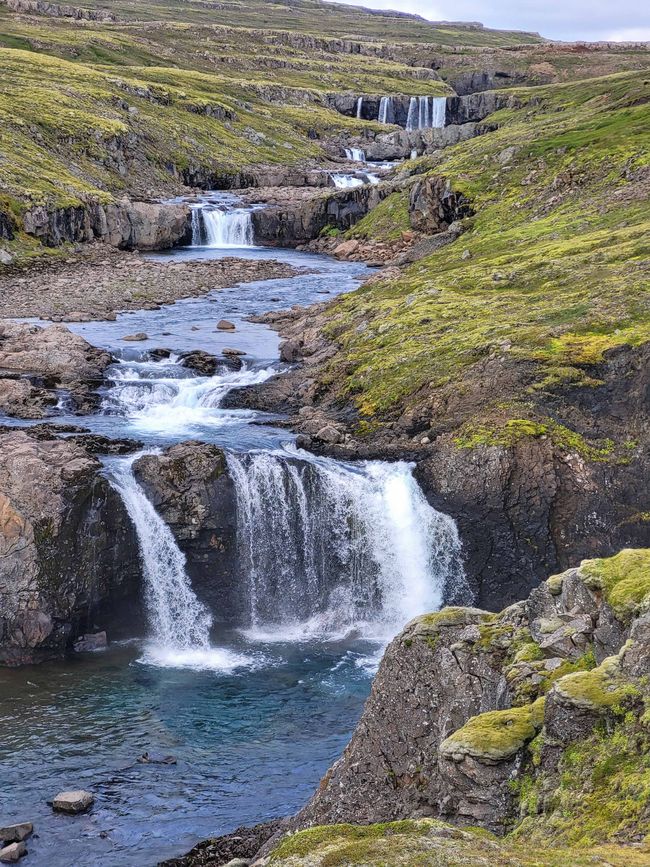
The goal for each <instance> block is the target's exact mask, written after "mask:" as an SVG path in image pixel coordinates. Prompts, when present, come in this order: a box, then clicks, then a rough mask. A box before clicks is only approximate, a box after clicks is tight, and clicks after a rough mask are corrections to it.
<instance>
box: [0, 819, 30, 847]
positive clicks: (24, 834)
mask: <svg viewBox="0 0 650 867" xmlns="http://www.w3.org/2000/svg"><path fill="white" fill-rule="evenodd" d="M33 831H34V826H33V825H32V823H31V822H19V823H18V824H17V825H4V826H0V840H4V842H5V843H21V842H22V841H23V840H26V839H27V838H28V837H29V835H30V834H31V833H32V832H33Z"/></svg>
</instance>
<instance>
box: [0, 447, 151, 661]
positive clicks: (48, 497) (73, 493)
mask: <svg viewBox="0 0 650 867" xmlns="http://www.w3.org/2000/svg"><path fill="white" fill-rule="evenodd" d="M101 466H102V465H101V463H100V461H99V460H98V459H97V458H96V457H94V456H93V455H92V454H91V452H90V451H89V450H88V449H87V448H85V447H84V446H83V445H81V444H80V443H78V442H75V441H73V440H66V439H61V438H58V437H56V436H55V435H54V434H53V433H48V432H44V433H40V432H34V433H33V434H30V432H27V431H10V430H5V431H3V432H1V433H0V664H3V663H4V664H8V665H19V664H25V663H34V662H40V661H42V660H44V659H48V658H50V657H54V656H59V655H61V654H62V653H64V652H65V650H66V649H67V648H68V647H70V646H71V644H72V642H73V641H74V639H75V638H77V637H78V636H79V635H80V634H81V633H84V632H87V631H90V632H92V631H96V630H97V629H105V628H107V627H108V628H111V627H112V626H115V627H116V628H117V629H118V630H120V629H121V630H125V629H127V630H128V629H129V628H130V627H131V628H133V629H135V630H136V631H137V629H138V627H141V626H142V617H141V615H140V613H139V612H140V610H141V609H140V592H139V591H140V577H141V576H140V565H139V560H138V554H137V543H136V540H135V537H134V533H133V529H132V525H131V522H130V520H129V518H128V515H127V514H126V511H125V509H124V506H123V504H122V501H121V499H120V497H119V496H118V495H117V494H116V493H115V492H114V491H113V489H112V488H111V487H110V485H109V483H108V482H107V480H106V479H105V478H104V477H103V475H102V474H101ZM127 611H129V612H130V617H128V618H127V617H126V612H127Z"/></svg>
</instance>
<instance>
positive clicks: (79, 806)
mask: <svg viewBox="0 0 650 867" xmlns="http://www.w3.org/2000/svg"><path fill="white" fill-rule="evenodd" d="M94 803H95V796H94V795H92V794H91V793H90V792H86V791H84V790H83V789H75V790H73V791H70V792H59V794H58V795H57V796H56V797H55V798H54V800H53V801H52V809H53V810H55V811H56V812H57V813H70V814H72V815H75V814H77V813H85V812H86V810H89V809H90V808H91V807H92V805H93V804H94Z"/></svg>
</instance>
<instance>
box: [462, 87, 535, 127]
mask: <svg viewBox="0 0 650 867" xmlns="http://www.w3.org/2000/svg"><path fill="white" fill-rule="evenodd" d="M517 105H518V100H517V98H516V97H515V96H513V95H512V94H509V93H508V92H507V91H503V92H499V91H483V92H480V93H470V94H467V96H450V97H449V98H448V99H447V123H451V124H465V123H472V122H477V121H481V120H483V119H484V118H486V117H487V116H488V115H489V114H492V113H493V112H495V111H499V110H500V109H502V108H514V107H516V106H517Z"/></svg>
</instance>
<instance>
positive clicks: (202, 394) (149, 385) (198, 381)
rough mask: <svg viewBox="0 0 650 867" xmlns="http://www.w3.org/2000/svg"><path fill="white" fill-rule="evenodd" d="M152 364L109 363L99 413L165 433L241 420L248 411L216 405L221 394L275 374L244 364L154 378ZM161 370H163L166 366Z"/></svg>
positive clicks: (188, 432) (270, 369) (137, 428)
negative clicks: (109, 382)
mask: <svg viewBox="0 0 650 867" xmlns="http://www.w3.org/2000/svg"><path fill="white" fill-rule="evenodd" d="M155 368H156V365H154V364H149V365H137V366H136V365H133V364H131V363H124V364H121V365H119V366H117V367H115V368H114V369H113V371H112V373H111V374H110V378H111V380H112V383H113V388H112V389H111V390H110V391H109V392H108V394H107V396H106V397H105V399H104V403H103V407H102V409H103V411H104V412H106V413H113V414H119V415H123V416H126V417H127V418H128V419H129V421H130V424H131V426H132V427H133V428H134V429H135V430H136V431H141V432H142V433H161V434H165V435H167V436H172V435H176V434H179V433H181V434H182V433H187V434H191V433H192V432H196V431H199V430H200V429H201V428H205V427H224V426H227V425H230V424H241V422H242V420H244V419H245V418H246V417H250V418H252V417H253V416H254V413H253V412H247V411H245V410H222V409H219V405H220V403H221V401H222V400H223V398H224V396H225V395H226V394H227V393H228V392H229V391H230V390H231V389H233V388H239V387H241V386H245V385H254V384H256V383H260V382H264V381H265V380H266V379H269V377H271V376H273V374H274V373H276V370H275V369H274V368H272V367H267V368H261V369H257V370H250V369H248V368H247V367H245V366H244V367H242V369H241V370H238V371H225V372H224V373H222V374H220V375H218V376H195V377H184V378H178V377H174V376H167V377H166V376H157V375H156V370H155ZM165 368H166V370H167V371H169V365H165ZM154 377H155V378H154Z"/></svg>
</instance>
